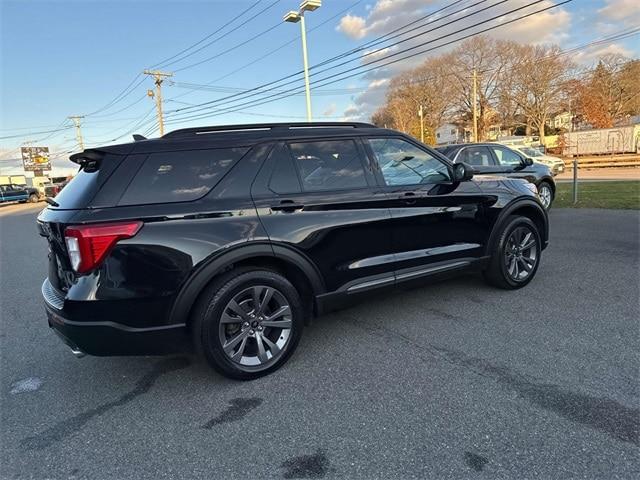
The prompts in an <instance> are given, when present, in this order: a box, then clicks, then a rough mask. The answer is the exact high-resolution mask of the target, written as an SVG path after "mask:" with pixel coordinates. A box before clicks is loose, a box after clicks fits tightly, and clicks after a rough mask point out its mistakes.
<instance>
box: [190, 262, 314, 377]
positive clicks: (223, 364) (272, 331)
mask: <svg viewBox="0 0 640 480" xmlns="http://www.w3.org/2000/svg"><path fill="white" fill-rule="evenodd" d="M303 316H304V309H303V307H302V301H301V299H300V295H299V294H298V291H297V290H296V289H295V287H294V286H293V285H292V284H291V283H290V282H289V280H287V279H286V278H285V277H283V276H282V275H280V274H278V273H276V272H272V271H270V270H253V269H248V270H247V269H243V270H231V271H229V272H227V274H225V275H223V276H222V277H221V278H220V279H219V280H218V281H215V282H214V283H213V284H212V285H211V286H210V287H209V288H208V289H207V291H206V292H205V293H204V295H203V297H202V299H201V300H200V302H199V303H198V305H197V306H196V309H195V312H194V318H193V325H192V328H193V339H194V343H195V346H196V348H197V349H198V350H199V352H200V353H201V354H202V355H203V356H204V358H205V359H206V360H207V362H208V363H209V364H210V365H211V366H212V367H213V368H214V369H215V370H217V371H218V372H219V373H221V374H222V375H224V376H226V377H229V378H234V379H239V380H251V379H254V378H258V377H261V376H263V375H266V374H268V373H271V372H273V371H274V370H276V369H278V368H279V367H280V366H282V365H283V364H284V363H285V362H286V361H287V360H288V358H289V357H290V356H291V354H292V353H293V351H294V350H295V348H296V346H297V344H298V341H299V340H300V336H301V335H302V330H303V328H304V318H303Z"/></svg>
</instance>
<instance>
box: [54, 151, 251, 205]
mask: <svg viewBox="0 0 640 480" xmlns="http://www.w3.org/2000/svg"><path fill="white" fill-rule="evenodd" d="M246 152H247V149H246V148H222V149H213V150H189V151H180V152H160V153H152V154H150V155H149V156H148V157H147V159H146V160H145V161H144V163H143V164H142V166H141V167H140V170H138V172H137V173H136V175H135V177H134V178H133V180H132V181H131V183H130V184H129V186H128V187H127V189H126V191H125V192H124V194H123V195H122V198H121V199H120V202H118V205H141V204H149V203H171V202H185V201H190V200H196V199H198V198H200V197H202V196H204V195H206V194H207V193H208V192H209V191H210V190H211V189H212V188H213V187H214V186H215V185H216V184H217V183H218V182H219V181H220V179H221V178H222V176H223V175H224V174H225V173H226V172H227V171H228V170H229V169H230V168H231V166H232V165H233V164H234V163H235V162H236V161H237V160H238V159H240V158H241V157H242V156H243V155H244V154H245V153H246ZM65 190H66V189H65ZM63 192H64V190H63Z"/></svg>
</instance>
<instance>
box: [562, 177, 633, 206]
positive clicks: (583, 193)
mask: <svg viewBox="0 0 640 480" xmlns="http://www.w3.org/2000/svg"><path fill="white" fill-rule="evenodd" d="M556 188H557V190H556V198H555V200H554V201H553V205H552V207H555V208H566V207H569V208H619V209H630V210H640V181H622V182H588V181H584V182H581V181H578V203H577V204H575V205H574V204H573V184H572V183H564V182H563V183H558V184H556Z"/></svg>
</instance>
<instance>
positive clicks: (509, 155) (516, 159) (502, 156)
mask: <svg viewBox="0 0 640 480" xmlns="http://www.w3.org/2000/svg"><path fill="white" fill-rule="evenodd" d="M491 148H492V149H493V153H495V154H496V158H497V159H498V163H500V164H501V165H520V163H521V162H522V160H521V159H520V155H518V154H517V153H516V152H514V151H513V150H510V149H508V148H505V147H491Z"/></svg>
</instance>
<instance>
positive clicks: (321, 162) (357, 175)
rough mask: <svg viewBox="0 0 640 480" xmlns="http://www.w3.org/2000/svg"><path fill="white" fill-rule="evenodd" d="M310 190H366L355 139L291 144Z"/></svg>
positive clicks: (303, 179)
mask: <svg viewBox="0 0 640 480" xmlns="http://www.w3.org/2000/svg"><path fill="white" fill-rule="evenodd" d="M289 147H290V149H291V153H292V155H293V158H294V160H295V163H296V165H297V167H298V170H299V172H300V178H301V180H302V188H303V189H304V190H306V191H330V190H341V189H348V188H358V187H366V186H367V181H366V178H365V173H364V168H363V166H362V158H361V155H360V152H359V151H358V148H357V147H356V144H355V142H354V141H353V140H323V141H314V142H299V143H290V144H289Z"/></svg>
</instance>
